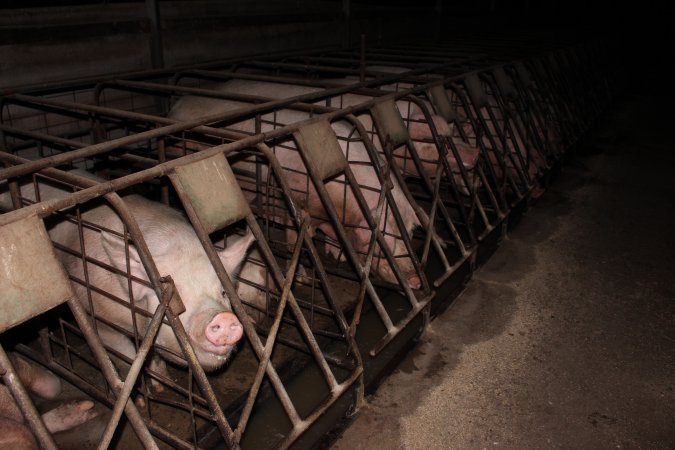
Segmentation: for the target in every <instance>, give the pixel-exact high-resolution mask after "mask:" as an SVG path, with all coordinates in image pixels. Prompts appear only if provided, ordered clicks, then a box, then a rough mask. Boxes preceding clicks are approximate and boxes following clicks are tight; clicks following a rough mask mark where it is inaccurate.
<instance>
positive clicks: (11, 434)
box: [0, 417, 39, 450]
mask: <svg viewBox="0 0 675 450" xmlns="http://www.w3.org/2000/svg"><path fill="white" fill-rule="evenodd" d="M0 448H7V449H21V450H38V448H39V447H38V445H37V442H36V441H35V438H34V437H33V433H31V431H30V429H29V428H28V427H27V426H26V425H24V424H23V423H21V422H15V421H13V420H9V419H4V418H1V417H0Z"/></svg>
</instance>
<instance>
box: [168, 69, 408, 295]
mask: <svg viewBox="0 0 675 450" xmlns="http://www.w3.org/2000/svg"><path fill="white" fill-rule="evenodd" d="M284 86H285V85H280V84H277V83H267V82H246V81H244V80H233V81H230V82H227V83H222V84H219V85H217V86H214V90H218V91H223V92H233V93H240V94H249V95H257V96H268V97H274V98H284V97H289V96H292V95H298V91H302V90H304V89H308V88H304V87H291V93H290V94H288V95H286V92H285V91H283V90H282V88H283V87H284ZM302 93H304V92H302ZM282 94H283V95H282ZM204 100H206V101H204ZM243 106H246V105H245V104H244V103H241V102H236V101H230V100H220V99H205V98H202V97H192V96H186V97H183V98H181V99H180V100H179V101H178V102H176V104H175V105H174V107H173V108H172V110H171V112H170V114H169V117H171V118H173V119H176V120H191V119H195V118H198V117H204V116H207V115H211V114H216V113H224V112H227V111H231V110H233V109H238V108H241V107H243ZM274 116H275V118H276V120H277V121H278V122H282V123H285V124H288V123H294V122H299V121H302V120H305V119H307V118H308V117H309V116H308V115H307V113H305V112H301V111H294V110H288V109H285V110H282V111H277V112H276V113H274ZM265 126H268V127H269V125H265V124H263V129H262V131H263V132H265V131H268V130H269V129H270V128H265ZM332 127H333V130H334V131H335V133H336V135H338V136H342V137H347V136H353V135H354V129H353V125H351V124H349V123H348V122H346V121H338V122H335V123H333V124H332ZM228 128H235V129H238V130H241V131H245V132H248V133H250V132H253V130H254V123H253V120H248V121H245V122H241V123H238V124H236V125H230V126H228ZM338 141H339V143H340V146H341V149H342V151H343V153H344V154H345V156H346V157H347V160H348V162H349V163H350V167H351V169H352V172H353V173H354V176H355V178H356V180H357V182H358V183H359V184H360V185H361V186H365V187H367V188H372V189H362V192H363V195H364V197H365V200H366V203H367V205H368V207H369V208H370V209H371V212H373V213H374V211H375V209H376V207H377V203H378V199H379V191H380V190H381V188H382V187H381V185H380V183H379V181H378V178H377V174H376V173H375V169H374V168H373V166H372V164H371V159H370V157H369V155H368V153H367V151H366V148H365V146H364V144H363V143H362V142H350V143H349V148H347V145H346V143H345V142H344V141H343V140H338ZM275 154H276V157H277V159H278V161H279V163H280V164H281V166H282V167H284V168H287V169H289V170H286V171H285V173H284V176H285V178H286V181H287V182H288V184H289V187H290V188H291V190H292V193H293V195H294V199H295V200H296V201H297V202H298V203H299V204H301V205H302V206H303V207H305V208H307V210H308V211H309V212H310V214H311V215H312V217H313V218H315V221H314V222H313V225H314V226H316V227H317V228H319V229H321V230H322V231H323V232H324V233H325V234H326V235H327V236H328V237H330V238H333V239H336V238H337V236H336V233H335V230H334V228H333V227H332V225H330V223H329V222H327V220H328V215H327V214H326V212H325V210H324V208H323V205H322V203H321V201H320V199H319V196H318V194H317V193H316V190H315V189H314V186H313V185H312V183H309V190H308V189H307V185H308V180H307V177H308V175H307V173H305V172H304V164H303V162H302V159H301V156H300V154H299V153H298V152H297V151H296V150H294V149H289V148H283V147H281V146H277V147H276V149H275ZM364 163H365V164H364ZM378 163H379V164H381V163H382V161H379V162H378ZM390 180H391V182H392V184H393V188H392V195H393V197H394V199H395V202H396V205H397V207H398V210H399V211H400V213H401V216H402V219H403V223H404V224H405V232H407V233H408V235H410V236H411V235H412V232H413V230H414V229H415V228H416V227H419V226H421V224H420V221H419V219H418V217H417V215H416V214H415V211H414V209H413V207H412V205H411V204H410V202H409V201H408V200H407V198H406V197H405V195H404V194H403V191H402V190H401V187H400V186H399V184H398V183H397V182H396V180H395V179H394V178H393V177H391V178H390ZM326 190H327V191H328V195H329V197H330V199H331V201H332V203H333V204H334V205H335V207H336V210H337V213H338V216H339V219H340V221H341V223H342V224H343V225H345V228H346V232H347V234H348V237H349V239H350V241H351V242H352V244H353V246H354V249H355V250H356V251H357V252H358V253H359V254H360V256H361V257H362V258H363V257H364V256H363V254H364V253H366V252H367V249H368V244H369V243H370V239H371V237H372V231H371V230H370V227H368V226H367V222H366V219H365V217H364V215H363V213H362V212H361V210H360V209H359V208H358V206H357V203H356V199H355V198H354V195H353V194H352V192H351V189H348V188H347V189H346V191H345V185H344V176H342V175H341V176H339V177H336V178H335V179H334V180H332V181H330V182H328V183H327V184H326ZM379 225H380V229H381V230H384V231H386V234H385V241H386V242H387V245H388V247H389V248H390V249H391V251H392V253H393V254H394V256H396V257H397V263H398V265H399V267H400V269H401V271H402V273H403V276H404V277H405V278H406V279H407V280H408V283H409V285H410V286H411V287H412V288H414V289H418V288H419V287H420V286H421V280H420V277H419V275H417V273H416V271H415V269H414V266H413V263H412V260H411V258H410V256H408V255H407V250H406V247H405V244H404V243H403V241H402V239H401V237H400V236H401V232H402V231H403V230H400V229H399V227H398V224H397V223H396V221H395V218H394V216H393V214H392V212H391V211H389V210H387V211H385V214H383V217H382V221H381V223H380V224H379ZM291 240H292V239H291ZM327 250H328V251H329V252H331V253H332V254H333V255H335V256H337V253H338V252H337V251H333V248H332V247H330V246H329V247H328V249H327ZM372 266H373V268H374V270H375V271H376V272H377V273H378V275H380V276H381V277H382V278H384V279H385V280H387V281H390V282H393V283H396V282H397V280H396V278H395V276H394V274H393V271H392V269H391V267H390V265H389V264H388V262H387V261H386V260H385V259H384V257H382V256H381V255H376V256H375V257H374V258H373V262H372Z"/></svg>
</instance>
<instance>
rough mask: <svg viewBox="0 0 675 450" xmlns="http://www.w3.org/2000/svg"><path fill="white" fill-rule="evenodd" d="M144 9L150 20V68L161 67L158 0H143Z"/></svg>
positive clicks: (162, 51) (162, 49) (162, 58)
mask: <svg viewBox="0 0 675 450" xmlns="http://www.w3.org/2000/svg"><path fill="white" fill-rule="evenodd" d="M145 11H146V12H147V14H148V20H149V21H150V33H151V37H150V56H151V58H152V68H153V69H161V68H162V67H164V47H163V44H162V29H161V26H160V22H159V2H158V0H145Z"/></svg>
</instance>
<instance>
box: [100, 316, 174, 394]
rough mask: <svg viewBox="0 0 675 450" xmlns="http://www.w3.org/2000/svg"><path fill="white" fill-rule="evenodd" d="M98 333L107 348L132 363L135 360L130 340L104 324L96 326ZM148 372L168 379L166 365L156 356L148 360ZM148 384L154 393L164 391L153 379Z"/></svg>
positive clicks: (134, 350)
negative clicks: (150, 371) (112, 349)
mask: <svg viewBox="0 0 675 450" xmlns="http://www.w3.org/2000/svg"><path fill="white" fill-rule="evenodd" d="M98 333H99V335H100V337H101V340H102V341H103V342H104V343H105V344H106V345H107V346H109V347H111V348H114V349H115V350H116V351H118V352H120V353H121V354H122V355H124V356H126V357H127V358H129V359H130V360H132V361H133V360H134V358H136V349H135V348H134V346H133V344H132V342H131V340H130V339H129V338H127V337H126V336H124V335H123V334H120V333H118V332H117V331H115V330H113V329H111V328H109V327H107V326H106V325H104V324H98ZM150 370H152V371H153V372H155V373H158V374H160V375H162V376H165V377H167V378H168V377H169V372H168V371H167V368H166V363H165V362H164V361H163V360H161V359H159V358H158V357H157V356H153V357H152V359H151V360H150ZM150 384H151V385H152V387H153V389H155V391H156V392H162V391H163V390H164V387H163V386H162V384H161V383H160V382H159V381H157V380H155V379H154V378H151V379H150Z"/></svg>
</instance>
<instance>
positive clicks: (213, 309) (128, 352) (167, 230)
mask: <svg viewBox="0 0 675 450" xmlns="http://www.w3.org/2000/svg"><path fill="white" fill-rule="evenodd" d="M21 190H22V195H23V196H24V197H26V198H29V199H34V198H35V193H34V190H33V185H32V184H28V185H25V186H21ZM40 194H41V199H42V200H46V199H50V198H59V197H62V196H64V195H66V192H64V191H63V190H61V189H60V188H57V187H54V186H52V185H49V184H47V183H40ZM123 199H124V201H125V204H126V205H127V207H128V209H129V211H130V212H131V214H132V215H133V216H134V217H135V219H136V221H137V223H138V225H139V227H140V228H141V231H142V233H143V237H144V239H145V241H146V243H147V245H148V248H149V250H150V253H151V255H152V258H153V260H154V262H155V264H156V266H157V269H158V271H159V273H160V274H161V275H163V276H165V275H170V276H171V277H172V278H173V281H174V283H175V285H176V289H177V291H178V293H179V294H180V297H181V299H182V300H183V303H184V305H185V308H186V311H185V312H184V313H183V314H181V315H180V320H181V322H182V323H183V325H184V327H185V329H186V330H187V332H188V335H189V337H190V340H191V343H192V346H193V348H194V350H195V353H196V355H197V358H198V360H199V363H200V364H201V365H202V367H203V368H204V369H205V370H215V369H217V368H219V367H220V366H222V365H223V364H224V363H225V362H226V360H227V358H228V357H229V355H230V354H231V352H232V350H233V348H234V346H235V344H236V343H237V342H238V341H239V340H240V338H241V337H242V333H243V328H242V325H241V323H240V322H239V321H238V320H237V318H236V316H235V315H234V314H233V313H232V312H231V305H230V303H229V300H228V299H227V298H226V297H225V296H224V294H223V288H222V285H221V283H220V281H219V279H218V277H217V275H216V273H215V271H214V269H213V267H212V266H211V264H210V262H209V260H208V258H207V256H206V253H205V252H204V249H203V248H202V246H201V243H200V242H199V240H198V238H197V235H196V234H195V232H194V230H193V229H192V227H191V225H190V224H189V222H188V221H187V220H186V218H185V217H184V215H183V214H182V213H181V212H179V211H177V210H175V209H173V208H170V207H168V206H165V205H163V204H161V203H157V202H153V201H150V200H147V199H145V198H143V197H141V196H138V195H128V196H125V197H123ZM8 202H9V198H8V195H7V193H4V194H2V195H0V207H4V208H5V209H7V208H8V207H11V204H8ZM48 219H53V217H50V218H48ZM82 219H83V220H84V221H87V222H90V223H92V224H95V225H97V226H100V227H103V228H104V229H105V230H106V231H101V232H99V231H97V230H94V229H91V228H90V227H83V238H82V239H83V241H84V247H85V252H86V255H87V256H88V257H91V258H94V259H95V260H97V261H100V262H102V263H104V264H107V265H109V266H112V267H114V268H116V269H118V270H120V271H122V272H123V273H126V272H127V263H126V253H125V242H124V240H123V239H122V238H121V237H119V236H118V235H116V234H114V232H119V233H121V232H122V231H123V224H122V222H121V221H120V219H119V218H118V216H117V214H116V213H115V212H114V211H113V210H112V208H110V207H109V206H107V205H106V204H98V205H94V206H87V205H85V206H83V207H82ZM48 222H49V220H47V221H46V223H48ZM49 234H50V237H51V239H52V240H53V241H54V242H56V243H58V244H61V245H63V246H65V247H67V248H69V249H72V250H75V251H77V252H81V250H82V249H81V246H80V236H79V232H78V227H77V225H76V224H73V223H71V222H69V221H67V220H60V221H58V223H56V224H51V226H49ZM251 239H252V236H251V235H250V234H249V235H247V237H246V238H245V239H242V240H241V241H238V242H237V245H233V246H231V247H228V249H226V250H224V251H222V252H221V254H220V256H221V259H222V261H223V264H224V266H225V268H226V270H227V271H228V273H229V274H230V276H233V275H234V274H235V273H236V271H237V270H238V268H239V265H240V264H241V262H242V261H243V259H244V256H245V252H246V249H247V247H248V245H250V242H251ZM128 250H129V268H128V270H129V272H130V273H131V275H132V276H134V277H136V278H138V279H141V280H145V281H147V280H148V276H147V274H146V272H145V269H144V268H143V265H142V263H141V261H140V257H139V255H138V253H137V251H136V248H135V246H134V245H132V244H129V246H128ZM57 254H58V256H59V259H60V260H61V262H62V263H63V264H64V266H65V267H66V270H67V271H68V273H69V274H70V275H71V276H72V277H75V278H76V279H79V280H85V279H86V277H88V280H89V284H90V285H92V286H94V287H96V288H98V289H92V290H91V292H90V295H91V301H90V300H89V293H88V292H87V288H86V287H85V286H84V285H83V284H81V283H76V282H73V288H74V291H75V294H76V296H77V297H78V299H79V300H80V301H81V303H82V304H83V305H84V307H85V308H87V309H88V310H89V311H90V312H91V313H92V314H95V315H97V316H100V317H102V318H104V319H105V320H107V321H109V322H111V323H114V324H116V325H117V326H120V327H122V328H124V329H125V330H127V331H128V332H131V333H133V332H134V323H133V320H132V316H131V312H130V308H129V306H128V304H126V303H125V304H120V303H119V302H116V301H113V300H112V299H111V297H113V298H114V297H117V298H119V299H122V300H123V302H129V301H130V298H131V296H130V293H129V286H128V279H127V277H126V276H123V275H118V274H116V273H113V272H111V271H109V270H105V269H104V268H102V267H100V266H99V265H97V264H91V263H90V264H88V265H87V273H86V277H85V268H84V266H83V264H82V259H81V257H80V256H75V255H72V254H70V253H68V252H64V251H57ZM99 289H100V290H101V291H104V292H106V293H108V294H110V296H107V295H104V294H102V293H99V292H98V290H99ZM131 292H132V293H133V301H134V305H135V307H136V308H139V309H142V310H146V311H149V312H150V313H153V312H154V311H155V309H156V308H157V306H158V304H159V299H158V298H157V296H156V294H155V292H154V290H153V289H152V288H150V287H148V286H146V285H145V284H143V283H140V282H137V281H133V282H132V283H131ZM149 320H150V319H149V318H147V317H145V316H143V315H140V314H137V315H136V325H137V327H138V332H139V333H140V335H141V336H142V335H143V334H144V332H145V329H146V327H147V325H148V323H149ZM97 330H98V333H99V335H100V337H101V339H102V341H103V342H104V343H105V344H106V345H108V346H110V347H112V348H114V349H115V350H117V351H118V352H120V353H122V354H123V355H125V356H127V357H128V358H131V359H133V358H134V357H135V355H136V350H135V347H134V345H133V343H132V341H131V340H130V339H129V338H128V337H127V336H126V335H125V334H123V333H121V332H120V331H118V330H115V329H113V328H112V327H109V326H107V325H105V324H103V323H97ZM156 343H157V344H158V345H160V346H162V347H166V348H167V349H168V350H169V351H168V352H165V351H161V354H162V356H164V358H165V359H169V360H172V361H174V362H175V363H177V364H182V363H183V360H182V359H180V358H176V357H175V356H173V354H172V353H173V352H176V353H177V354H181V353H182V352H181V349H180V347H179V345H178V342H177V340H176V338H175V336H174V334H173V332H172V330H171V329H170V328H169V327H168V326H166V325H162V326H161V327H160V330H159V333H158V335H157V339H156ZM151 368H152V369H154V370H156V371H158V372H160V373H164V374H166V367H165V364H164V362H163V361H162V360H161V359H159V358H157V357H156V356H153V359H152V361H151ZM153 384H155V385H156V386H159V385H158V384H156V383H153Z"/></svg>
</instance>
